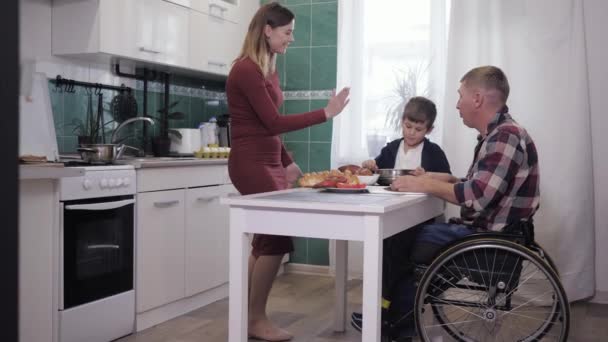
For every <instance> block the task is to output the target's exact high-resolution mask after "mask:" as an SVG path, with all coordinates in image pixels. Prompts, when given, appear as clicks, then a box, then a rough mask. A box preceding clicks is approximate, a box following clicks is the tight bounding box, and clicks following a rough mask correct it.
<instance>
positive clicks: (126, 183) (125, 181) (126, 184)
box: [122, 177, 131, 187]
mask: <svg viewBox="0 0 608 342" xmlns="http://www.w3.org/2000/svg"><path fill="white" fill-rule="evenodd" d="M122 184H124V185H125V187H127V186H129V185H131V180H130V179H129V178H128V177H125V179H123V180H122Z"/></svg>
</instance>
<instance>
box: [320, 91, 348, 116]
mask: <svg viewBox="0 0 608 342" xmlns="http://www.w3.org/2000/svg"><path fill="white" fill-rule="evenodd" d="M349 94H350V88H348V87H345V88H343V89H342V90H340V92H339V93H338V94H336V91H335V90H334V91H332V93H331V98H330V99H329V102H327V107H325V117H326V118H327V119H328V120H329V119H331V118H333V117H334V116H336V115H338V114H340V112H342V110H343V109H344V107H346V105H347V104H348V102H349V101H350V100H349V99H348V95H349Z"/></svg>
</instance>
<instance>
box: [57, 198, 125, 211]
mask: <svg viewBox="0 0 608 342" xmlns="http://www.w3.org/2000/svg"><path fill="white" fill-rule="evenodd" d="M133 203H135V200H132V199H129V200H123V201H115V202H103V203H91V204H71V205H66V206H65V210H111V209H117V208H122V207H124V206H127V205H129V204H133Z"/></svg>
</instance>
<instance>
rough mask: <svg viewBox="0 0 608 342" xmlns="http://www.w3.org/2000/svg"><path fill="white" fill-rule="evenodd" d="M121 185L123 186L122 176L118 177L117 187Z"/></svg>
mask: <svg viewBox="0 0 608 342" xmlns="http://www.w3.org/2000/svg"><path fill="white" fill-rule="evenodd" d="M121 186H122V178H118V179H117V180H116V187H117V188H120V187H121Z"/></svg>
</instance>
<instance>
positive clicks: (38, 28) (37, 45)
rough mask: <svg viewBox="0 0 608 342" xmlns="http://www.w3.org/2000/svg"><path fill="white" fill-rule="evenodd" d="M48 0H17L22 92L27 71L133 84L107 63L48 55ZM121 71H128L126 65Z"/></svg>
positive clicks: (27, 82) (27, 83)
mask: <svg viewBox="0 0 608 342" xmlns="http://www.w3.org/2000/svg"><path fill="white" fill-rule="evenodd" d="M51 3H52V0H19V12H20V13H19V25H20V27H19V45H20V49H19V50H20V51H19V52H20V59H21V64H22V70H23V72H22V83H23V86H22V94H23V93H24V92H25V93H29V89H31V88H30V85H31V80H30V78H29V75H27V74H28V72H30V71H36V72H42V73H44V74H46V76H47V77H49V78H55V77H56V76H57V75H61V77H63V78H71V79H74V80H77V81H84V82H94V83H104V84H113V85H120V84H121V83H124V84H125V85H128V86H134V81H133V80H131V79H125V78H122V77H118V76H114V75H113V74H112V71H111V66H110V65H109V63H108V64H95V63H91V62H88V61H83V60H78V59H75V58H60V57H54V56H52V50H51V41H52V39H51ZM121 71H124V72H131V71H132V69H131V70H130V69H129V68H125V69H124V70H123V68H122V66H121Z"/></svg>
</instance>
